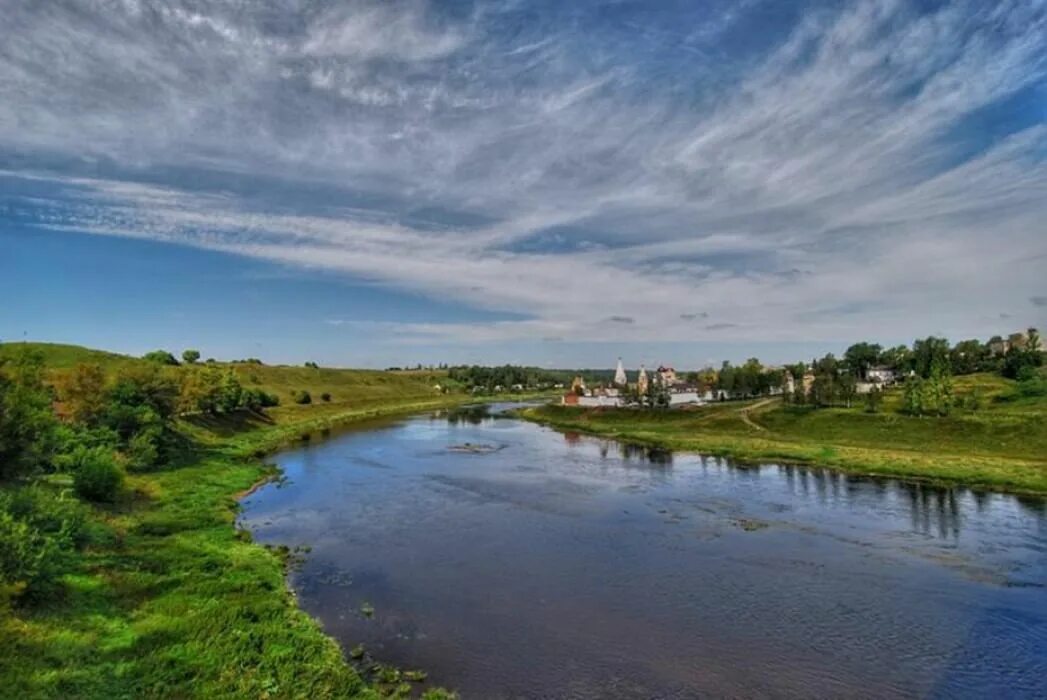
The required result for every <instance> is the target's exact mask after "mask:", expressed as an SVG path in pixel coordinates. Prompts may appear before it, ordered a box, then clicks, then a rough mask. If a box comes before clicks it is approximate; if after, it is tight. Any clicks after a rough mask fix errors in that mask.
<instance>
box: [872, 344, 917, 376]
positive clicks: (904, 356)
mask: <svg viewBox="0 0 1047 700" xmlns="http://www.w3.org/2000/svg"><path fill="white" fill-rule="evenodd" d="M879 361H880V364H883V365H886V366H887V367H889V368H890V369H892V370H894V371H895V372H899V373H901V372H908V371H909V370H910V369H912V351H911V350H909V348H907V347H905V346H904V345H896V346H895V347H893V348H888V349H887V350H884V351H883V352H882V353H880V360H879Z"/></svg>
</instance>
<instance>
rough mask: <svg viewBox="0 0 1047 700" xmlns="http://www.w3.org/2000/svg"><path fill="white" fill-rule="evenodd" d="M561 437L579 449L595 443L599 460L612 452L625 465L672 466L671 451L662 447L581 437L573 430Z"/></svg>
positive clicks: (569, 444) (569, 445) (567, 431)
mask: <svg viewBox="0 0 1047 700" xmlns="http://www.w3.org/2000/svg"><path fill="white" fill-rule="evenodd" d="M562 435H563V440H564V442H565V443H567V446H568V447H579V446H581V445H586V444H593V443H595V444H596V449H597V451H598V452H599V453H600V458H601V459H607V457H608V456H609V455H610V454H611V451H612V450H613V451H614V456H615V457H618V458H619V459H621V460H622V461H623V462H625V463H627V464H628V463H630V462H641V463H643V464H650V465H653V466H656V467H671V466H672V464H673V453H672V450H667V449H665V448H664V447H651V446H648V445H640V444H637V443H635V442H619V441H617V440H603V439H600V438H595V437H589V436H586V435H583V434H582V433H579V432H577V431H574V430H565V431H563V432H562Z"/></svg>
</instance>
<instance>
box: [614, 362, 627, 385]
mask: <svg viewBox="0 0 1047 700" xmlns="http://www.w3.org/2000/svg"><path fill="white" fill-rule="evenodd" d="M628 382H629V380H628V378H626V376H625V367H623V366H622V358H620V357H619V358H618V368H617V369H616V370H614V383H615V385H616V386H625V385H626V384H627V383H628Z"/></svg>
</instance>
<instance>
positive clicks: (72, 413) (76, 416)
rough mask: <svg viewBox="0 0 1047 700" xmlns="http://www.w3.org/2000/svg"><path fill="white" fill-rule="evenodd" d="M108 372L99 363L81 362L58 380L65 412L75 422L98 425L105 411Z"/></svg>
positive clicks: (59, 394) (60, 397)
mask: <svg viewBox="0 0 1047 700" xmlns="http://www.w3.org/2000/svg"><path fill="white" fill-rule="evenodd" d="M105 387H106V372H105V369H104V368H103V367H102V365H100V364H97V363H87V362H81V363H79V364H77V365H76V367H74V368H73V370H72V371H71V372H70V373H69V374H67V375H65V376H64V377H63V378H62V379H61V380H60V381H59V382H58V387H57V388H58V398H59V400H60V401H61V402H62V406H63V412H64V413H65V415H66V416H68V417H69V419H70V420H71V421H72V422H74V423H79V424H81V425H88V426H90V425H97V424H98V423H99V421H100V420H101V418H102V415H103V414H104V413H105V404H106V396H105Z"/></svg>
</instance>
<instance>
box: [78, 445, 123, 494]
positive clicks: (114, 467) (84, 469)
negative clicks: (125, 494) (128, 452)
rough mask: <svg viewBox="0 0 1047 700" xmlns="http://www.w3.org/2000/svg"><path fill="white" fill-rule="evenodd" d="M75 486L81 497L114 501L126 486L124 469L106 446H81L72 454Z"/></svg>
mask: <svg viewBox="0 0 1047 700" xmlns="http://www.w3.org/2000/svg"><path fill="white" fill-rule="evenodd" d="M72 457H73V458H72V461H73V464H74V469H75V471H74V472H73V487H74V488H75V489H76V492H77V494H79V496H80V497H81V498H85V499H87V500H89V501H97V502H99V503H112V502H113V501H115V500H116V498H117V496H119V495H120V491H121V489H123V486H124V470H123V469H122V468H121V467H120V465H119V464H117V463H116V459H115V458H114V457H113V453H112V452H110V451H109V450H107V449H105V448H104V447H94V448H80V449H78V450H77V451H76V452H75V453H74V455H73V456H72Z"/></svg>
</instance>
